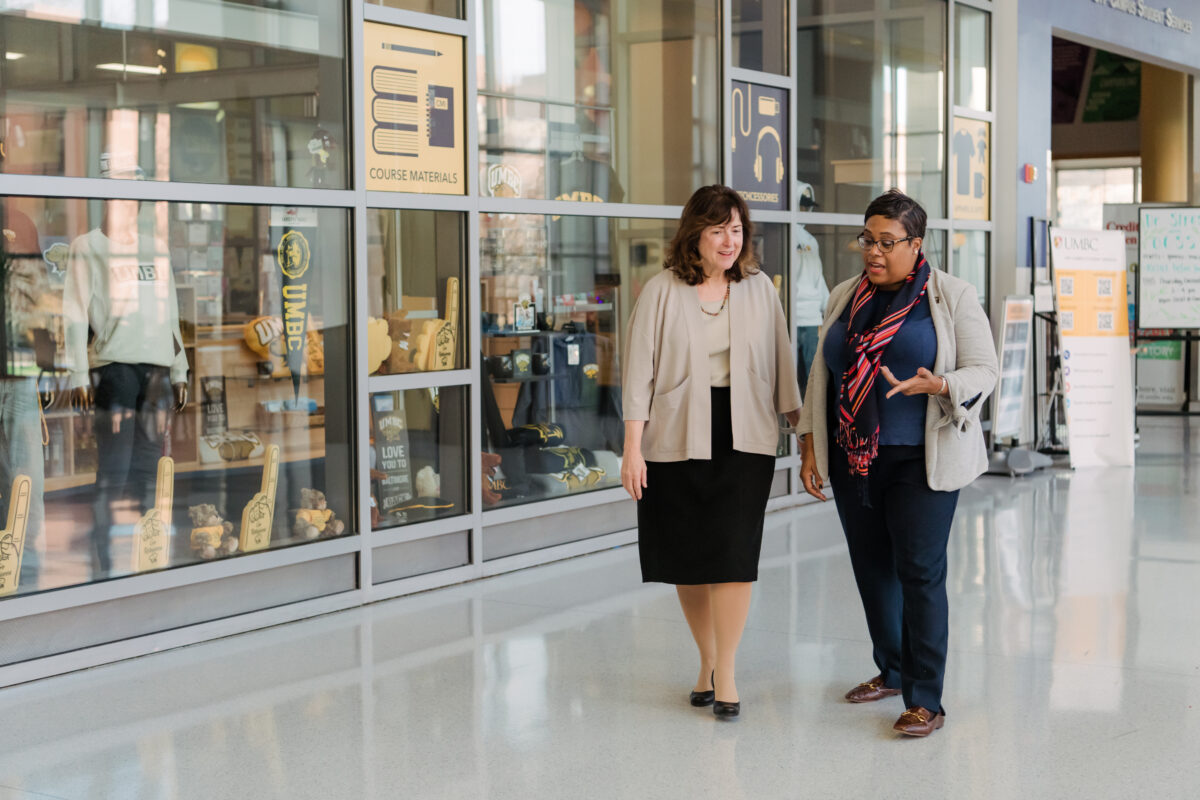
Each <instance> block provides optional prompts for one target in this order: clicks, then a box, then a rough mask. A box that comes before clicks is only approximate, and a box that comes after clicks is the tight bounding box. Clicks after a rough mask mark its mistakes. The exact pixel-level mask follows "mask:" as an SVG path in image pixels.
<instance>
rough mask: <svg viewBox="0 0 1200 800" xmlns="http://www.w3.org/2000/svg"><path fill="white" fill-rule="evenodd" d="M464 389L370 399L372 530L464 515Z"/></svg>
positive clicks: (466, 437)
mask: <svg viewBox="0 0 1200 800" xmlns="http://www.w3.org/2000/svg"><path fill="white" fill-rule="evenodd" d="M468 407H469V406H468V403H467V389H466V388H465V387H461V386H455V387H445V388H440V389H439V388H431V389H409V390H406V391H402V392H377V393H375V394H372V395H371V527H372V528H374V529H375V530H381V529H384V528H392V527H395V526H397V525H405V524H408V523H412V522H422V521H425V520H430V519H437V518H438V517H452V516H457V515H459V514H465V513H467V512H468V511H469V510H470V508H469V507H468V503H467V498H468V494H467V492H468V485H469V484H468V480H467V474H468V473H467V447H468V446H469V444H470V433H469V429H468V427H467V411H468Z"/></svg>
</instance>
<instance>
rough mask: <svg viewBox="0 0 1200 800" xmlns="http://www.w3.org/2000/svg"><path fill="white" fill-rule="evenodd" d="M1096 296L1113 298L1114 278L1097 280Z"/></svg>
mask: <svg viewBox="0 0 1200 800" xmlns="http://www.w3.org/2000/svg"><path fill="white" fill-rule="evenodd" d="M1096 294H1098V295H1100V296H1101V297H1112V296H1113V279H1112V278H1097V279H1096Z"/></svg>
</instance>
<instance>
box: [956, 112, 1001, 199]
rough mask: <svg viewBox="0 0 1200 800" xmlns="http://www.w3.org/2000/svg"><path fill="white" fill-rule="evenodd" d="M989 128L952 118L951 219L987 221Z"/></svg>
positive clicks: (971, 121)
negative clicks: (952, 215) (952, 204)
mask: <svg viewBox="0 0 1200 800" xmlns="http://www.w3.org/2000/svg"><path fill="white" fill-rule="evenodd" d="M991 147H992V142H991V129H990V126H989V125H988V123H986V122H981V121H980V120H977V119H967V118H966V117H955V118H954V139H953V140H952V141H951V143H950V153H951V156H952V158H953V164H954V179H953V184H954V216H956V217H959V218H960V219H988V218H989V216H990V214H991V209H990V206H989V204H988V190H989V187H988V175H989V174H990V172H991V164H992V159H991Z"/></svg>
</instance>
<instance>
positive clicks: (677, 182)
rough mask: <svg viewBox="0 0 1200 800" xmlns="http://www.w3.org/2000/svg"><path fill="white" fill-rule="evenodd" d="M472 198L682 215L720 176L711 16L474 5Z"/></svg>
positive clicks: (710, 3)
mask: <svg viewBox="0 0 1200 800" xmlns="http://www.w3.org/2000/svg"><path fill="white" fill-rule="evenodd" d="M476 14H477V16H478V29H479V36H478V38H477V46H478V48H479V65H480V71H479V107H478V118H479V148H480V152H479V156H478V159H479V160H478V169H479V186H480V192H481V193H482V194H484V195H487V196H492V197H527V198H545V199H559V200H572V201H578V202H608V203H620V202H627V203H647V204H677V205H683V204H684V203H685V202H687V199H688V197H689V196H691V194H692V192H693V191H695V190H696V189H697V188H699V187H700V186H704V185H707V184H711V183H716V182H717V176H718V174H719V171H720V163H721V156H720V153H721V141H720V103H719V102H718V101H717V98H718V97H719V96H720V93H721V92H720V85H721V84H720V80H719V73H718V69H719V65H720V60H721V59H720V54H719V52H718V26H717V3H716V2H715V0H703V1H702V2H696V3H675V2H665V1H664V0H653V1H652V2H647V1H646V0H546V2H543V3H537V4H532V3H531V4H522V5H519V6H513V5H512V4H509V3H503V2H498V1H497V0H476Z"/></svg>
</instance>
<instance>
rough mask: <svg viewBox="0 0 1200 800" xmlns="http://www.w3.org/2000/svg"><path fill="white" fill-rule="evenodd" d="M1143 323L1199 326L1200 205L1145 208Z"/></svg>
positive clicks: (1141, 291) (1140, 274)
mask: <svg viewBox="0 0 1200 800" xmlns="http://www.w3.org/2000/svg"><path fill="white" fill-rule="evenodd" d="M1139 216H1140V218H1141V219H1140V223H1139V228H1140V230H1139V232H1138V235H1139V239H1138V242H1139V248H1140V257H1139V258H1138V308H1137V312H1138V327H1139V328H1192V329H1195V328H1200V208H1143V209H1142V210H1141V213H1140V215H1139Z"/></svg>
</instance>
